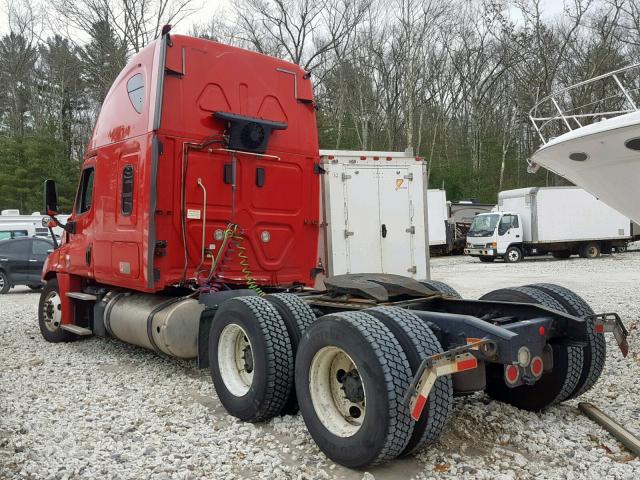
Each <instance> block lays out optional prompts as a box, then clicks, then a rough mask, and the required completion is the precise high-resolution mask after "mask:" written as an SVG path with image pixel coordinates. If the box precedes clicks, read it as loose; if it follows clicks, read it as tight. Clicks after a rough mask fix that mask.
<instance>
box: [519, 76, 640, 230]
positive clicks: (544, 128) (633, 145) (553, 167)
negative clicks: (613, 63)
mask: <svg viewBox="0 0 640 480" xmlns="http://www.w3.org/2000/svg"><path fill="white" fill-rule="evenodd" d="M639 74H640V64H636V65H632V66H630V67H626V68H623V69H620V70H616V71H614V72H610V73H607V74H605V75H601V76H599V77H595V78H592V79H590V80H587V81H585V82H580V83H578V84H576V85H572V86H570V87H567V88H564V89H562V90H559V91H557V92H556V93H554V94H552V95H549V96H548V97H545V98H543V99H542V100H540V101H539V102H538V103H537V104H536V106H535V107H534V108H533V109H532V110H531V112H530V113H529V117H530V119H531V121H532V123H533V125H534V127H535V129H536V131H537V132H538V135H539V136H540V139H541V140H542V146H541V147H540V148H539V149H538V150H537V151H536V152H535V153H534V154H533V156H532V157H531V159H530V161H529V171H530V172H535V171H537V170H538V168H539V167H540V166H542V167H544V168H546V169H548V170H550V171H552V172H554V173H556V174H558V175H561V176H562V177H565V178H566V179H568V180H569V181H571V182H572V183H574V184H576V185H578V186H580V187H582V188H584V189H585V190H587V191H588V192H590V193H591V194H593V195H594V196H596V197H597V198H598V199H600V200H602V201H603V202H605V203H606V204H608V205H609V206H611V207H613V208H615V209H616V210H618V211H619V212H621V213H623V214H625V215H627V216H628V217H630V218H631V219H632V220H634V221H635V222H640V191H639V188H640V108H638V103H637V101H636V99H637V98H638V91H639V87H638V81H639ZM595 92H598V94H599V98H598V99H597V100H595V101H593V95H594V93H595ZM585 96H587V97H589V98H587V100H589V101H588V102H587V103H586V104H582V105H580V106H577V107H575V106H574V104H575V103H576V99H579V98H583V99H584V97H585ZM583 101H584V100H583ZM551 111H552V113H551ZM554 135H556V136H554Z"/></svg>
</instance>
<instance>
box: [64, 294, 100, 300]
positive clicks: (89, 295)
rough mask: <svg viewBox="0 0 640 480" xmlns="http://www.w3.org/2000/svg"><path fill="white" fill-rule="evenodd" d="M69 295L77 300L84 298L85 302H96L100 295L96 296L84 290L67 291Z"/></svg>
mask: <svg viewBox="0 0 640 480" xmlns="http://www.w3.org/2000/svg"><path fill="white" fill-rule="evenodd" d="M67 297H69V298H73V299H75V300H84V301H85V302H95V301H96V300H98V297H96V296H95V295H92V294H90V293H82V292H67Z"/></svg>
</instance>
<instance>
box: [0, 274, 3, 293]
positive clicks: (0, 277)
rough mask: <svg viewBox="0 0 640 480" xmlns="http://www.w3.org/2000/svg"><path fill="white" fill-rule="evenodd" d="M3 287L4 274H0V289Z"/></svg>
mask: <svg viewBox="0 0 640 480" xmlns="http://www.w3.org/2000/svg"><path fill="white" fill-rule="evenodd" d="M3 288H4V274H0V290H2V289H3Z"/></svg>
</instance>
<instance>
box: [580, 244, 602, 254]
mask: <svg viewBox="0 0 640 480" xmlns="http://www.w3.org/2000/svg"><path fill="white" fill-rule="evenodd" d="M580 256H581V257H582V258H598V257H599V256H600V244H599V243H597V242H590V243H587V244H585V245H582V246H581V247H580Z"/></svg>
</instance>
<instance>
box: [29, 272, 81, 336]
mask: <svg viewBox="0 0 640 480" xmlns="http://www.w3.org/2000/svg"><path fill="white" fill-rule="evenodd" d="M38 325H39V327H40V333H41V334H42V336H43V337H44V339H45V340H46V341H47V342H51V343H60V342H72V341H74V340H77V339H78V336H77V335H74V334H73V333H71V332H68V331H67V330H62V328H60V326H61V325H62V302H61V299H60V290H59V289H58V280H57V279H55V278H53V279H51V280H49V281H48V282H47V284H46V285H45V286H44V288H43V289H42V293H41V294H40V301H39V302H38Z"/></svg>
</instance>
